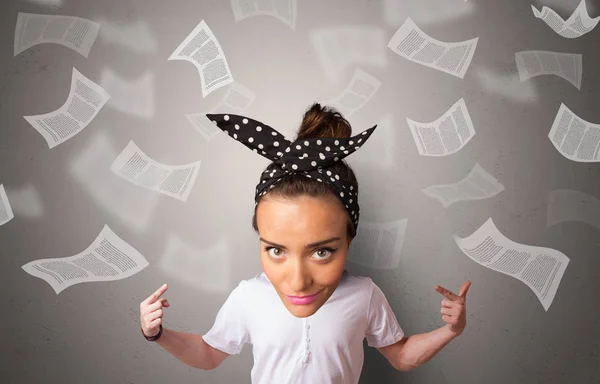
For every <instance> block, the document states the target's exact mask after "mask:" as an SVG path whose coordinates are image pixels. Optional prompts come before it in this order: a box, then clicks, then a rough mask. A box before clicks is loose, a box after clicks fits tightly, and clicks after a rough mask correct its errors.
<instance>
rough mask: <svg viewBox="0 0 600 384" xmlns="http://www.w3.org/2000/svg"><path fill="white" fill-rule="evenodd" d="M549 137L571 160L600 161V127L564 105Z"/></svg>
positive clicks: (559, 110) (559, 150) (561, 105)
mask: <svg viewBox="0 0 600 384" xmlns="http://www.w3.org/2000/svg"><path fill="white" fill-rule="evenodd" d="M548 137H549V138H550V141H551V142H552V144H554V147H555V148H556V149H558V152H560V153H561V154H562V155H563V156H564V157H566V158H567V159H569V160H573V161H578V162H585V163H589V162H598V161H600V145H599V144H600V125H598V124H592V123H590V122H588V121H585V120H583V119H582V118H580V117H578V116H577V115H575V114H574V113H573V112H572V111H571V110H570V109H569V108H567V106H566V105H564V104H563V103H561V104H560V108H559V109H558V113H557V114H556V118H555V119H554V123H552V128H551V129H550V133H549V134H548Z"/></svg>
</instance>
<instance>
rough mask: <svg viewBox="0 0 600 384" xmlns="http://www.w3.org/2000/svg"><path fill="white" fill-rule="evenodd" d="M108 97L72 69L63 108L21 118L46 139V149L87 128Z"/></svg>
mask: <svg viewBox="0 0 600 384" xmlns="http://www.w3.org/2000/svg"><path fill="white" fill-rule="evenodd" d="M109 98H110V95H109V94H108V92H106V91H105V90H104V89H102V87H100V86H99V85H98V84H96V83H94V82H93V81H91V80H90V79H88V78H87V77H85V76H83V75H82V74H81V73H79V71H78V70H77V69H75V68H73V75H72V77H71V89H70V91H69V96H68V98H67V101H65V103H64V104H63V106H62V107H60V108H59V109H57V110H56V111H54V112H49V113H45V114H42V115H34V116H23V117H24V118H25V120H27V122H28V123H29V124H31V126H32V127H33V128H35V129H36V130H37V131H38V132H39V133H40V135H42V137H43V138H44V139H46V142H47V143H48V147H50V148H54V147H55V146H57V145H59V144H61V143H64V142H65V141H67V140H69V139H70V138H71V137H73V136H75V135H76V134H78V133H79V132H81V131H82V130H83V129H84V128H85V127H87V126H88V124H89V123H90V122H91V121H92V120H93V119H94V117H96V115H97V114H98V112H99V111H100V109H101V108H102V107H103V106H104V104H105V103H106V102H107V101H108V99H109Z"/></svg>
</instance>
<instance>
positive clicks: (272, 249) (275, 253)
mask: <svg viewBox="0 0 600 384" xmlns="http://www.w3.org/2000/svg"><path fill="white" fill-rule="evenodd" d="M265 251H267V253H268V254H269V256H271V257H272V258H274V259H279V258H281V256H282V255H283V251H282V250H281V249H280V248H275V247H265ZM271 251H278V252H271Z"/></svg>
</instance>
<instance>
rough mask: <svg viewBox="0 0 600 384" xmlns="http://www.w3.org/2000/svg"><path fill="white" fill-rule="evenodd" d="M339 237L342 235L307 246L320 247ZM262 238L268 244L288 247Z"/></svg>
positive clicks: (283, 247) (307, 246) (282, 247)
mask: <svg viewBox="0 0 600 384" xmlns="http://www.w3.org/2000/svg"><path fill="white" fill-rule="evenodd" d="M339 239H340V237H332V238H331V239H327V240H321V241H317V242H316V243H311V244H307V245H306V248H312V247H318V246H319V245H323V244H327V243H331V242H332V241H336V240H339ZM260 240H261V241H263V242H265V243H267V244H269V245H272V246H274V247H277V248H281V249H286V247H285V245H281V244H277V243H274V242H272V241H268V240H265V239H263V238H262V237H261V238H260Z"/></svg>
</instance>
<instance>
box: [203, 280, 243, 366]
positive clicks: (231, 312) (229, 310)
mask: <svg viewBox="0 0 600 384" xmlns="http://www.w3.org/2000/svg"><path fill="white" fill-rule="evenodd" d="M243 283H244V282H243V281H242V282H241V283H240V284H239V285H238V286H237V287H236V288H235V289H234V290H233V291H231V293H230V294H229V297H227V300H226V301H225V303H224V304H223V306H222V307H221V309H219V312H218V313H217V317H216V318H215V322H214V324H213V326H212V328H211V329H210V330H209V331H208V332H207V333H206V334H204V335H203V336H202V338H203V339H204V341H206V343H207V344H208V345H210V346H211V347H213V348H216V349H218V350H220V351H223V352H225V353H228V354H230V355H238V354H240V352H242V347H243V346H244V344H245V343H249V342H250V334H249V333H248V326H247V324H246V322H245V321H244V319H247V318H248V315H247V314H245V313H244V308H245V305H244V289H245V288H246V287H245V286H244V285H243Z"/></svg>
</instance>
